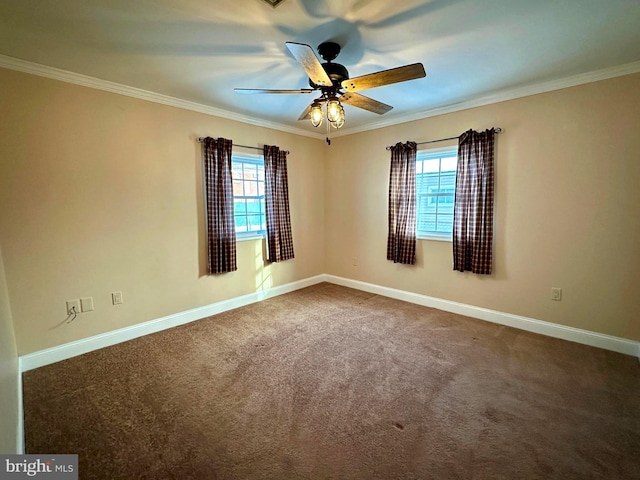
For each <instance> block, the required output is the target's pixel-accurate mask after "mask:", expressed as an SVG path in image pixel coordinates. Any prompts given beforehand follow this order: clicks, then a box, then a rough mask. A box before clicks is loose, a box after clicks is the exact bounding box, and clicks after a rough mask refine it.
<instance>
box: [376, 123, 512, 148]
mask: <svg viewBox="0 0 640 480" xmlns="http://www.w3.org/2000/svg"><path fill="white" fill-rule="evenodd" d="M493 130H494V131H495V133H502V128H500V127H494V128H493ZM458 138H460V137H459V136H458V137H449V138H439V139H437V140H428V141H426V142H419V143H416V145H424V144H426V143H438V142H446V141H447V140H457V139H458ZM387 150H391V145H387Z"/></svg>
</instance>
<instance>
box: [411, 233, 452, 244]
mask: <svg viewBox="0 0 640 480" xmlns="http://www.w3.org/2000/svg"><path fill="white" fill-rule="evenodd" d="M416 238H417V239H418V240H435V241H436V242H449V243H451V242H453V238H452V237H440V236H437V235H418V236H417V237H416Z"/></svg>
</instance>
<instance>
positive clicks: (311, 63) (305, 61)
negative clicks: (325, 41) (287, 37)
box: [286, 42, 333, 87]
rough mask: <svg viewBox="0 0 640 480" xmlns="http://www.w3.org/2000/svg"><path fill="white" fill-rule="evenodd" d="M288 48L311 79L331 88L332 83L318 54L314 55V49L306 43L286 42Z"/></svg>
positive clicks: (317, 83)
mask: <svg viewBox="0 0 640 480" xmlns="http://www.w3.org/2000/svg"><path fill="white" fill-rule="evenodd" d="M286 45H287V48H288V49H289V51H290V52H291V54H292V55H293V56H294V58H295V59H296V60H297V61H298V63H299V64H300V65H302V68H304V71H305V72H307V75H308V76H309V79H310V80H311V81H312V82H313V83H315V84H316V85H320V86H323V87H330V86H331V85H332V83H333V82H332V81H331V79H330V78H329V75H327V72H325V71H324V68H322V64H321V63H320V60H318V57H316V54H315V53H313V49H312V48H311V47H310V46H309V45H305V44H304V43H294V42H286Z"/></svg>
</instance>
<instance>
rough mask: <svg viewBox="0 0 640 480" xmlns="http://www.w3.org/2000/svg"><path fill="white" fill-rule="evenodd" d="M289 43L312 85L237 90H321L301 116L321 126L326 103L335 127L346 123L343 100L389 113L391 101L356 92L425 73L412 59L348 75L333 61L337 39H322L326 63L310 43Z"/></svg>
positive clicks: (252, 92) (244, 92) (293, 92)
mask: <svg viewBox="0 0 640 480" xmlns="http://www.w3.org/2000/svg"><path fill="white" fill-rule="evenodd" d="M286 45H287V48H288V49H289V51H290V52H291V54H292V55H293V56H294V58H295V59H296V60H297V61H298V63H300V65H301V66H302V68H303V69H304V71H305V72H306V73H307V75H308V76H309V86H310V87H311V88H301V89H298V90H274V89H254V88H236V89H235V91H236V93H242V94H262V93H268V94H274V93H275V94H298V93H313V92H318V93H320V96H319V97H318V98H316V99H315V100H314V101H313V102H312V103H311V104H310V105H309V106H307V108H306V109H305V110H304V111H303V112H302V115H300V117H299V118H298V120H305V119H307V118H310V119H311V123H312V124H313V126H314V127H318V126H320V124H321V123H322V119H323V116H324V112H323V106H324V108H325V109H326V116H327V120H328V121H329V124H330V125H331V126H332V127H334V128H340V127H342V125H343V124H344V109H343V108H342V103H346V104H347V105H351V106H354V107H358V108H362V109H364V110H368V111H370V112H373V113H377V114H379V115H382V114H384V113H387V112H388V111H389V110H391V109H392V108H393V107H392V106H391V105H387V104H385V103H382V102H379V101H377V100H374V99H372V98H369V97H366V96H364V95H361V94H359V93H356V92H359V91H361V90H366V89H369V88H375V87H381V86H383V85H391V84H392V83H399V82H406V81H408V80H414V79H416V78H422V77H424V76H426V73H425V71H424V67H423V66H422V64H421V63H413V64H410V65H405V66H403V67H397V68H391V69H389V70H382V71H379V72H375V73H370V74H368V75H362V76H360V77H355V78H349V72H348V71H347V69H346V68H345V67H344V66H343V65H340V64H339V63H333V60H334V59H335V58H336V57H337V56H338V54H339V53H340V49H341V47H340V45H339V44H337V43H335V42H323V43H321V44H320V45H319V46H318V53H319V54H320V56H321V57H322V58H323V59H324V63H320V61H319V60H318V57H316V55H315V53H314V52H313V49H312V48H311V47H310V46H309V45H305V44H303V43H294V42H286Z"/></svg>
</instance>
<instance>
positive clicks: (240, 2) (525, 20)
mask: <svg viewBox="0 0 640 480" xmlns="http://www.w3.org/2000/svg"><path fill="white" fill-rule="evenodd" d="M273 3H276V4H277V6H276V7H273V6H272V5H271V4H273ZM287 41H290V42H298V43H305V44H308V45H311V46H312V47H313V48H314V50H315V48H316V47H317V46H318V45H319V44H320V43H322V42H324V41H334V42H337V43H339V44H340V45H341V46H342V52H341V53H340V55H339V56H338V58H337V59H336V60H335V62H337V63H340V64H342V65H344V66H345V67H347V69H348V70H349V75H350V77H357V76H361V75H365V74H368V73H372V72H376V71H379V70H385V69H390V68H394V67H398V66H402V65H406V64H411V63H415V62H421V63H422V64H423V65H424V68H425V70H426V72H427V76H426V77H425V78H420V79H417V80H411V81H409V82H405V83H398V84H394V85H387V86H383V87H378V88H374V89H370V90H366V91H365V92H363V93H364V94H365V95H367V96H368V97H371V98H373V99H375V100H378V101H381V102H384V103H386V104H389V105H392V106H393V107H394V108H393V110H391V111H390V112H388V113H386V114H384V115H377V114H375V113H371V112H368V111H365V110H361V109H358V108H355V107H353V106H350V105H345V107H344V108H345V115H346V122H345V125H344V127H343V128H342V129H340V130H339V131H334V132H333V133H332V135H334V136H339V135H345V134H349V133H355V132H359V131H364V130H369V129H373V128H379V127H381V126H385V125H392V124H396V123H401V122H404V121H408V120H414V119H418V118H423V117H427V116H431V115H435V114H438V113H444V112H448V111H455V110H459V109H462V108H468V107H471V106H476V105H482V104H486V103H491V102H494V101H499V100H505V99H509V98H517V97H519V96H524V95H530V94H533V93H540V92H543V91H549V90H553V89H555V88H562V87H563V86H570V85H574V84H579V83H585V82H587V81H592V80H594V79H595V80H597V79H599V78H609V77H613V76H616V75H622V74H628V73H635V72H639V71H640V1H639V0H606V1H604V0H538V1H532V0H427V1H420V0H402V1H395V2H393V1H388V0H384V1H383V0H282V1H280V2H277V1H276V2H274V1H268V0H153V1H152V0H0V55H1V58H0V67H2V66H4V67H9V68H14V69H17V70H23V71H30V72H35V73H38V74H42V75H45V76H51V77H54V78H56V75H57V76H58V77H61V78H64V75H61V73H60V71H64V72H66V73H69V74H70V77H69V78H71V81H76V83H81V84H82V83H85V84H87V85H93V86H96V87H97V88H103V89H107V90H109V89H111V90H113V91H118V88H115V87H114V85H116V84H117V85H120V86H123V88H124V87H126V88H129V89H130V90H128V91H125V93H127V92H129V93H131V92H137V93H139V94H140V95H139V96H142V97H143V98H144V92H148V93H149V98H150V99H155V100H158V98H160V99H161V101H162V99H164V100H167V99H177V101H179V102H183V103H184V105H186V106H187V108H193V109H195V110H200V111H204V112H207V113H213V114H215V115H220V116H223V117H226V118H232V119H234V120H241V121H245V122H249V123H253V124H257V125H265V126H269V127H273V128H277V129H281V130H285V131H290V132H294V133H298V134H302V135H309V136H318V137H319V138H322V137H323V136H324V135H325V133H326V131H325V128H326V123H325V124H323V125H322V126H321V127H319V129H315V128H314V127H313V126H312V125H311V124H310V122H309V121H299V120H298V117H299V116H300V114H301V113H302V111H303V110H304V109H305V108H306V106H307V105H308V104H309V103H310V102H311V101H312V100H313V98H315V97H314V96H313V95H239V94H237V93H235V92H234V87H239V88H252V89H253V88H267V89H300V88H309V84H308V78H307V76H306V74H305V72H304V70H303V69H302V67H301V66H300V64H298V63H297V62H296V60H295V59H294V58H293V56H292V55H291V53H290V52H289V50H288V49H287V48H286V46H285V42H287ZM43 66H44V67H43ZM49 67H53V68H49ZM55 69H59V70H55ZM71 74H73V75H76V76H75V77H74V76H73V75H71ZM85 76H86V77H85ZM131 87H133V88H131ZM138 89H139V90H138ZM125 90H126V89H125ZM154 95H155V96H154ZM134 96H135V95H134ZM179 102H178V105H180V103H179ZM164 103H171V102H169V101H165V102H164ZM319 130H320V131H319Z"/></svg>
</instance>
